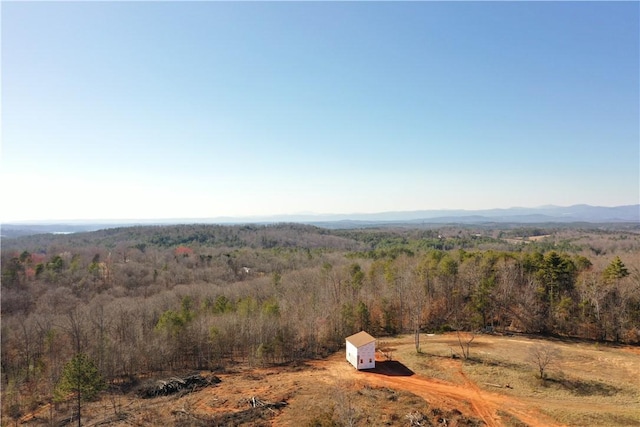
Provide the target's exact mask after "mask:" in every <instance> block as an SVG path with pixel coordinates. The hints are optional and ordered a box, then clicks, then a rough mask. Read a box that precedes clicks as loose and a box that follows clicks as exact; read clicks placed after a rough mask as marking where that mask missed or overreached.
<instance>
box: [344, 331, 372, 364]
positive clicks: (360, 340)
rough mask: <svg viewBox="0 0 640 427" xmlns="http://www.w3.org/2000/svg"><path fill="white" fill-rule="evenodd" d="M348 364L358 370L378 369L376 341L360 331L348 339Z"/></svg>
mask: <svg viewBox="0 0 640 427" xmlns="http://www.w3.org/2000/svg"><path fill="white" fill-rule="evenodd" d="M346 341H347V344H346V346H347V362H349V363H351V364H352V365H353V366H354V367H355V368H356V369H358V370H360V369H373V368H375V367H376V339H375V338H374V337H372V336H371V335H369V334H368V333H366V332H365V331H360V332H358V333H357V334H354V335H351V336H349V337H347V339H346Z"/></svg>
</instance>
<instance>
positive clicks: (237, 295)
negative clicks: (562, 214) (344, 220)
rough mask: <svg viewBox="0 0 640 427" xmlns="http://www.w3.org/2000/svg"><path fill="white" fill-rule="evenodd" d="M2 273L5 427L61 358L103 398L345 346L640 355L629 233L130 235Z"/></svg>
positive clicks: (634, 251)
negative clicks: (124, 387) (634, 347)
mask: <svg viewBox="0 0 640 427" xmlns="http://www.w3.org/2000/svg"><path fill="white" fill-rule="evenodd" d="M1 262H2V294H1V298H2V299H1V309H2V342H1V350H2V356H1V359H2V360H1V363H2V365H1V367H2V406H3V407H2V409H3V414H9V415H10V416H12V417H14V418H15V417H17V416H19V415H20V414H23V413H25V412H26V411H29V410H31V409H33V408H35V407H36V406H38V405H41V404H43V403H46V402H51V401H53V400H55V399H56V394H57V392H58V391H59V387H60V384H61V382H62V381H63V379H64V373H65V368H66V367H68V366H69V363H70V361H72V360H74V357H76V356H77V355H86V357H87V358H89V359H90V360H91V361H92V362H93V364H95V368H96V369H97V372H98V373H99V375H100V376H101V378H103V379H104V381H105V384H107V385H108V384H112V385H113V384H122V383H126V382H131V381H133V380H134V379H135V378H139V377H142V376H144V375H149V374H150V373H154V372H161V371H162V372H177V371H181V370H207V369H210V370H215V369H220V368H223V367H225V366H227V365H229V364H233V363H243V364H248V365H254V366H264V365H268V364H282V363H290V362H294V361H297V360H305V359H313V358H318V357H323V356H326V355H328V354H331V353H333V352H335V351H337V350H338V349H341V348H342V347H343V346H344V338H345V337H346V336H348V335H351V334H353V333H355V332H357V331H359V330H366V331H368V332H369V333H370V334H372V335H374V336H376V337H384V336H393V335H396V334H401V333H415V332H442V331H456V330H460V331H470V332H477V333H480V332H485V333H524V334H536V335H544V336H561V337H571V338H575V339H580V340H592V341H594V342H603V343H626V344H638V343H640V226H638V224H617V225H605V224H572V225H567V224H564V225H554V224H541V225H538V226H533V225H527V226H522V225H520V226H519V225H510V226H509V225H502V226H500V227H497V226H496V227H495V228H492V227H491V226H490V225H486V226H471V225H468V226H456V225H439V226H438V228H435V227H428V226H424V227H417V226H411V227H401V226H396V227H386V228H385V227H379V228H361V229H328V228H319V227H315V226H310V225H302V224H270V225H225V226H223V225H202V224H192V225H166V226H138V227H126V228H113V229H105V230H100V231H95V232H86V233H74V234H65V235H53V234H38V235H31V236H22V237H18V238H4V239H3V240H2V259H1ZM83 357H84V356H83ZM11 414H13V415H11Z"/></svg>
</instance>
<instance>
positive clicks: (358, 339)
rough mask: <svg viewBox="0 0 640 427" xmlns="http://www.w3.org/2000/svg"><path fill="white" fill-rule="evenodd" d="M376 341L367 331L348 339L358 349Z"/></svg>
mask: <svg viewBox="0 0 640 427" xmlns="http://www.w3.org/2000/svg"><path fill="white" fill-rule="evenodd" d="M375 340H376V339H375V338H374V337H372V336H371V335H369V334H368V333H366V332H365V331H360V332H358V333H357V334H353V335H351V336H350V337H347V341H349V342H350V343H351V344H353V345H354V346H355V347H356V348H358V347H362V346H363V345H365V344H369V343H370V342H372V341H375Z"/></svg>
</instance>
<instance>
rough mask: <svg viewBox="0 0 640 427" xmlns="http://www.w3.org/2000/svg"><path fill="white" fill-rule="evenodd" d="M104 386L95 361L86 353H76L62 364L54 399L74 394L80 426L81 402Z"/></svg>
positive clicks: (61, 398) (58, 399)
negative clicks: (62, 368) (62, 367)
mask: <svg viewBox="0 0 640 427" xmlns="http://www.w3.org/2000/svg"><path fill="white" fill-rule="evenodd" d="M104 387H105V384H104V381H103V379H102V376H101V375H100V372H98V368H97V367H96V365H95V363H93V361H92V360H91V359H90V358H89V357H88V356H87V355H86V354H84V353H78V354H76V355H75V356H73V359H71V360H70V361H69V362H68V363H67V364H66V365H65V366H64V370H63V371H62V377H61V378H60V382H59V383H58V385H57V387H56V389H55V399H56V400H57V401H62V400H64V399H65V398H66V397H67V396H68V395H69V393H73V394H75V396H74V397H75V398H76V402H77V406H76V407H77V411H78V426H80V425H81V422H80V418H81V410H82V402H83V401H87V400H91V399H93V398H95V397H96V396H97V394H98V393H99V392H100V391H101V390H103V389H104Z"/></svg>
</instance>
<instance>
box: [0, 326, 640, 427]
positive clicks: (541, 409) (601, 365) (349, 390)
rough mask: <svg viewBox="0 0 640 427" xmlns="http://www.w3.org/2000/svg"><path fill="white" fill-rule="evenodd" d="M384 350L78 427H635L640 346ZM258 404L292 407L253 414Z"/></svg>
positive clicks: (409, 342) (46, 414) (444, 343)
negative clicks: (546, 356)
mask: <svg viewBox="0 0 640 427" xmlns="http://www.w3.org/2000/svg"><path fill="white" fill-rule="evenodd" d="M469 338H470V336H466V337H465V339H469ZM378 344H379V345H382V346H384V347H386V348H387V349H391V352H392V356H393V360H392V361H386V360H383V359H384V358H383V357H382V354H380V356H381V359H380V360H379V363H378V364H377V367H376V369H375V370H373V371H356V370H355V369H353V367H352V366H351V365H349V364H348V363H347V362H346V361H345V357H344V352H338V353H336V354H333V355H332V356H330V357H328V358H326V359H322V360H313V361H307V362H304V363H301V364H295V365H287V366H270V367H262V368H255V367H249V366H245V365H242V364H237V365H234V366H230V367H228V368H227V369H226V370H224V371H221V372H216V373H215V375H217V376H219V378H220V379H221V382H220V383H219V384H217V385H216V386H212V387H207V388H204V389H200V390H198V391H195V392H192V393H179V394H177V395H171V396H164V397H158V398H154V399H141V398H140V397H137V396H136V394H135V390H132V391H131V392H128V393H125V394H116V395H113V394H108V393H104V394H103V395H102V397H101V399H100V400H99V401H96V402H92V403H88V404H86V406H85V409H84V411H83V425H87V426H97V425H102V426H106V425H109V426H149V425H175V426H212V425H216V426H314V427H322V426H326V427H329V426H344V425H350V426H370V425H377V426H382V425H385V426H407V425H410V422H411V420H412V419H413V420H418V422H421V423H422V425H444V423H446V424H447V425H448V426H482V425H486V426H510V427H523V426H530V427H543V426H544V427H548V426H562V425H566V426H613V425H615V426H640V348H638V347H622V346H620V347H616V346H608V345H602V344H600V345H595V344H592V343H584V342H571V341H562V340H542V339H536V338H531V337H524V336H510V337H506V336H498V335H477V336H475V337H474V339H473V341H472V342H471V343H470V345H469V358H468V359H467V360H464V359H463V358H461V357H460V355H461V354H462V350H461V348H460V346H459V342H458V337H457V335H456V334H455V333H450V334H444V335H433V336H427V335H422V336H421V352H419V353H417V352H416V350H415V345H414V341H413V336H400V337H396V338H391V339H384V340H380V341H379V343H378ZM540 345H549V346H551V347H552V348H554V349H557V350H559V352H560V353H559V355H558V357H557V360H555V363H552V364H550V365H549V366H548V368H547V378H546V379H545V380H544V381H543V380H541V379H540V378H538V377H537V368H536V366H535V365H534V364H532V363H531V362H530V361H529V357H530V353H531V349H532V348H536V347H537V346H540ZM452 356H453V357H452ZM206 374H208V375H211V373H206ZM147 380H150V379H147ZM252 398H256V399H258V400H260V401H262V402H270V403H275V402H286V405H284V406H283V407H281V408H277V409H271V408H269V407H258V408H254V407H252V406H251V405H250V402H251V399H252ZM72 406H73V405H72V402H70V403H69V405H64V404H62V405H59V407H58V408H57V409H56V410H55V411H53V410H52V408H51V407H47V406H45V407H42V408H40V409H39V410H37V411H34V412H33V413H31V414H29V415H27V416H25V417H23V419H22V421H23V422H28V423H29V425H51V423H52V420H60V419H61V418H63V417H65V416H68V415H69V414H70V413H71V410H72ZM4 421H7V425H12V424H14V423H13V422H10V421H9V420H3V424H4ZM18 424H20V423H18ZM414 425H418V424H414Z"/></svg>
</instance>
